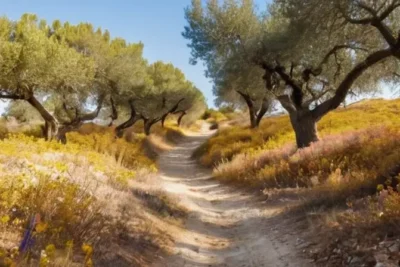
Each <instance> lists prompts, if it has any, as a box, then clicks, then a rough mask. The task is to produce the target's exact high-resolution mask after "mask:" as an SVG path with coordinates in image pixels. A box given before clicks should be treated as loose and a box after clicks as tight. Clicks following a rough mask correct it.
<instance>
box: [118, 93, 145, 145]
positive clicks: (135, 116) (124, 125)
mask: <svg viewBox="0 0 400 267" xmlns="http://www.w3.org/2000/svg"><path fill="white" fill-rule="evenodd" d="M129 105H130V108H131V116H130V117H129V119H128V120H127V121H125V122H124V123H122V124H120V125H118V126H117V127H116V128H115V135H116V137H117V138H121V137H122V136H123V135H124V130H125V129H127V128H129V127H131V126H133V125H134V124H135V123H136V122H138V121H139V120H140V119H142V117H141V116H140V115H139V114H137V112H136V109H135V106H134V104H133V101H130V102H129Z"/></svg>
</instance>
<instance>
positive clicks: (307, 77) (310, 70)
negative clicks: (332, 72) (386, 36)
mask: <svg viewBox="0 0 400 267" xmlns="http://www.w3.org/2000/svg"><path fill="white" fill-rule="evenodd" d="M342 49H352V50H361V51H368V49H365V48H362V47H358V46H354V45H336V46H334V47H333V48H332V49H331V50H329V51H328V53H326V55H325V56H324V58H323V59H322V61H321V62H320V63H319V64H318V67H316V68H314V69H313V68H306V69H305V70H304V71H303V75H302V76H303V80H304V81H305V82H308V81H309V80H310V78H311V75H313V76H319V75H321V73H322V70H323V66H324V65H325V64H327V63H328V61H329V58H330V57H331V56H332V55H336V53H337V52H339V51H340V50H342Z"/></svg>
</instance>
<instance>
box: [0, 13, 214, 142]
mask: <svg viewBox="0 0 400 267" xmlns="http://www.w3.org/2000/svg"><path fill="white" fill-rule="evenodd" d="M143 47H144V46H143V44H142V43H128V42H126V41H125V40H124V39H121V38H114V39H113V38H111V37H110V33H109V32H108V31H107V30H106V31H103V30H101V29H100V28H99V29H95V28H94V27H93V26H92V25H91V24H89V23H80V24H78V25H71V24H70V23H68V22H66V23H63V24H62V23H61V22H60V21H54V22H53V23H52V25H49V24H47V23H46V21H44V20H38V18H37V16H35V15H30V14H25V15H23V16H22V17H21V19H19V20H18V21H11V20H10V19H8V18H5V17H3V18H0V99H8V100H11V101H14V103H15V104H14V107H13V106H10V108H9V110H14V111H16V112H17V113H18V112H19V114H20V113H21V109H20V108H18V107H17V106H16V105H22V106H25V107H28V106H29V107H30V110H31V111H32V110H34V112H37V113H38V114H39V115H40V117H41V118H42V119H43V120H44V122H45V125H44V127H43V129H44V136H45V137H46V139H47V140H54V139H56V140H60V141H63V142H65V141H66V133H67V132H69V131H72V130H75V129H77V128H79V127H80V126H81V125H82V124H83V123H85V122H88V121H93V120H95V119H96V118H98V116H99V114H108V115H106V116H107V117H108V121H109V122H108V124H109V125H110V126H111V125H113V124H114V123H115V121H121V120H124V118H125V121H123V122H122V123H120V124H119V125H117V126H116V128H115V129H116V136H118V137H121V136H122V135H123V131H124V130H125V129H126V128H129V127H131V126H132V125H134V124H135V123H136V122H137V121H139V120H143V121H144V132H145V133H146V134H150V130H151V127H152V125H154V124H155V123H157V122H162V123H164V121H165V120H166V118H167V116H169V115H171V114H175V115H176V117H177V118H178V121H179V123H180V122H181V121H182V118H183V117H184V116H185V115H187V114H188V115H191V116H200V115H201V114H202V112H203V111H204V109H205V107H206V106H205V99H204V96H203V95H202V93H201V92H200V91H199V90H198V89H197V88H196V87H195V86H194V85H193V83H191V82H190V81H188V80H187V79H186V78H185V75H184V74H183V73H182V71H181V70H179V69H178V68H176V67H174V66H173V65H172V64H166V63H163V62H161V61H159V62H155V63H153V64H149V63H148V62H147V60H146V59H144V58H143ZM27 110H28V109H27ZM126 114H128V115H126ZM25 118H30V116H26V117H25Z"/></svg>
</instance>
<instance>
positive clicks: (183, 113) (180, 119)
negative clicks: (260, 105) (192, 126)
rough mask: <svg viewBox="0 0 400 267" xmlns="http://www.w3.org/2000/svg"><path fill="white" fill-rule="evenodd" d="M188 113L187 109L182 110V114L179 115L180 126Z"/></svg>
mask: <svg viewBox="0 0 400 267" xmlns="http://www.w3.org/2000/svg"><path fill="white" fill-rule="evenodd" d="M185 115H186V111H182V113H181V115H180V116H179V117H178V127H180V126H181V123H182V119H183V117H184V116H185Z"/></svg>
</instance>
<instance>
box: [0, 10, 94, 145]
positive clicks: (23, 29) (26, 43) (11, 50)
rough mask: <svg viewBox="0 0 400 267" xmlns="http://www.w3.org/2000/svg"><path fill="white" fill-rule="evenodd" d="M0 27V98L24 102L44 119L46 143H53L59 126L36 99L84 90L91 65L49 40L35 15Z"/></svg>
mask: <svg viewBox="0 0 400 267" xmlns="http://www.w3.org/2000/svg"><path fill="white" fill-rule="evenodd" d="M0 25H1V26H0V31H1V34H0V35H1V37H0V38H1V39H0V98H2V99H11V100H25V101H27V102H28V103H29V104H30V105H32V107H34V108H35V109H36V110H37V111H38V112H39V114H40V115H41V116H42V118H43V119H44V121H45V126H44V134H45V137H46V139H48V140H52V139H55V138H56V137H57V135H58V130H59V122H58V120H57V118H56V117H55V116H54V115H53V114H52V113H51V112H50V111H49V110H47V109H46V108H45V107H44V106H43V104H42V103H41V102H42V101H41V100H40V99H38V98H37V96H38V95H52V94H68V93H69V92H80V91H81V90H84V89H85V88H87V86H86V85H87V84H90V83H91V80H92V79H93V75H94V66H93V64H92V61H91V59H90V58H88V57H85V56H84V55H82V54H80V53H78V52H76V51H75V50H74V49H72V48H70V47H69V46H68V45H67V44H66V43H65V42H64V41H62V40H59V39H58V38H56V37H55V36H49V31H48V28H47V26H46V23H45V22H44V21H41V22H40V23H39V22H38V19H37V17H36V16H35V15H28V14H26V15H23V16H22V18H21V19H20V20H19V21H17V22H11V21H9V20H8V19H5V18H3V19H1V20H0Z"/></svg>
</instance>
